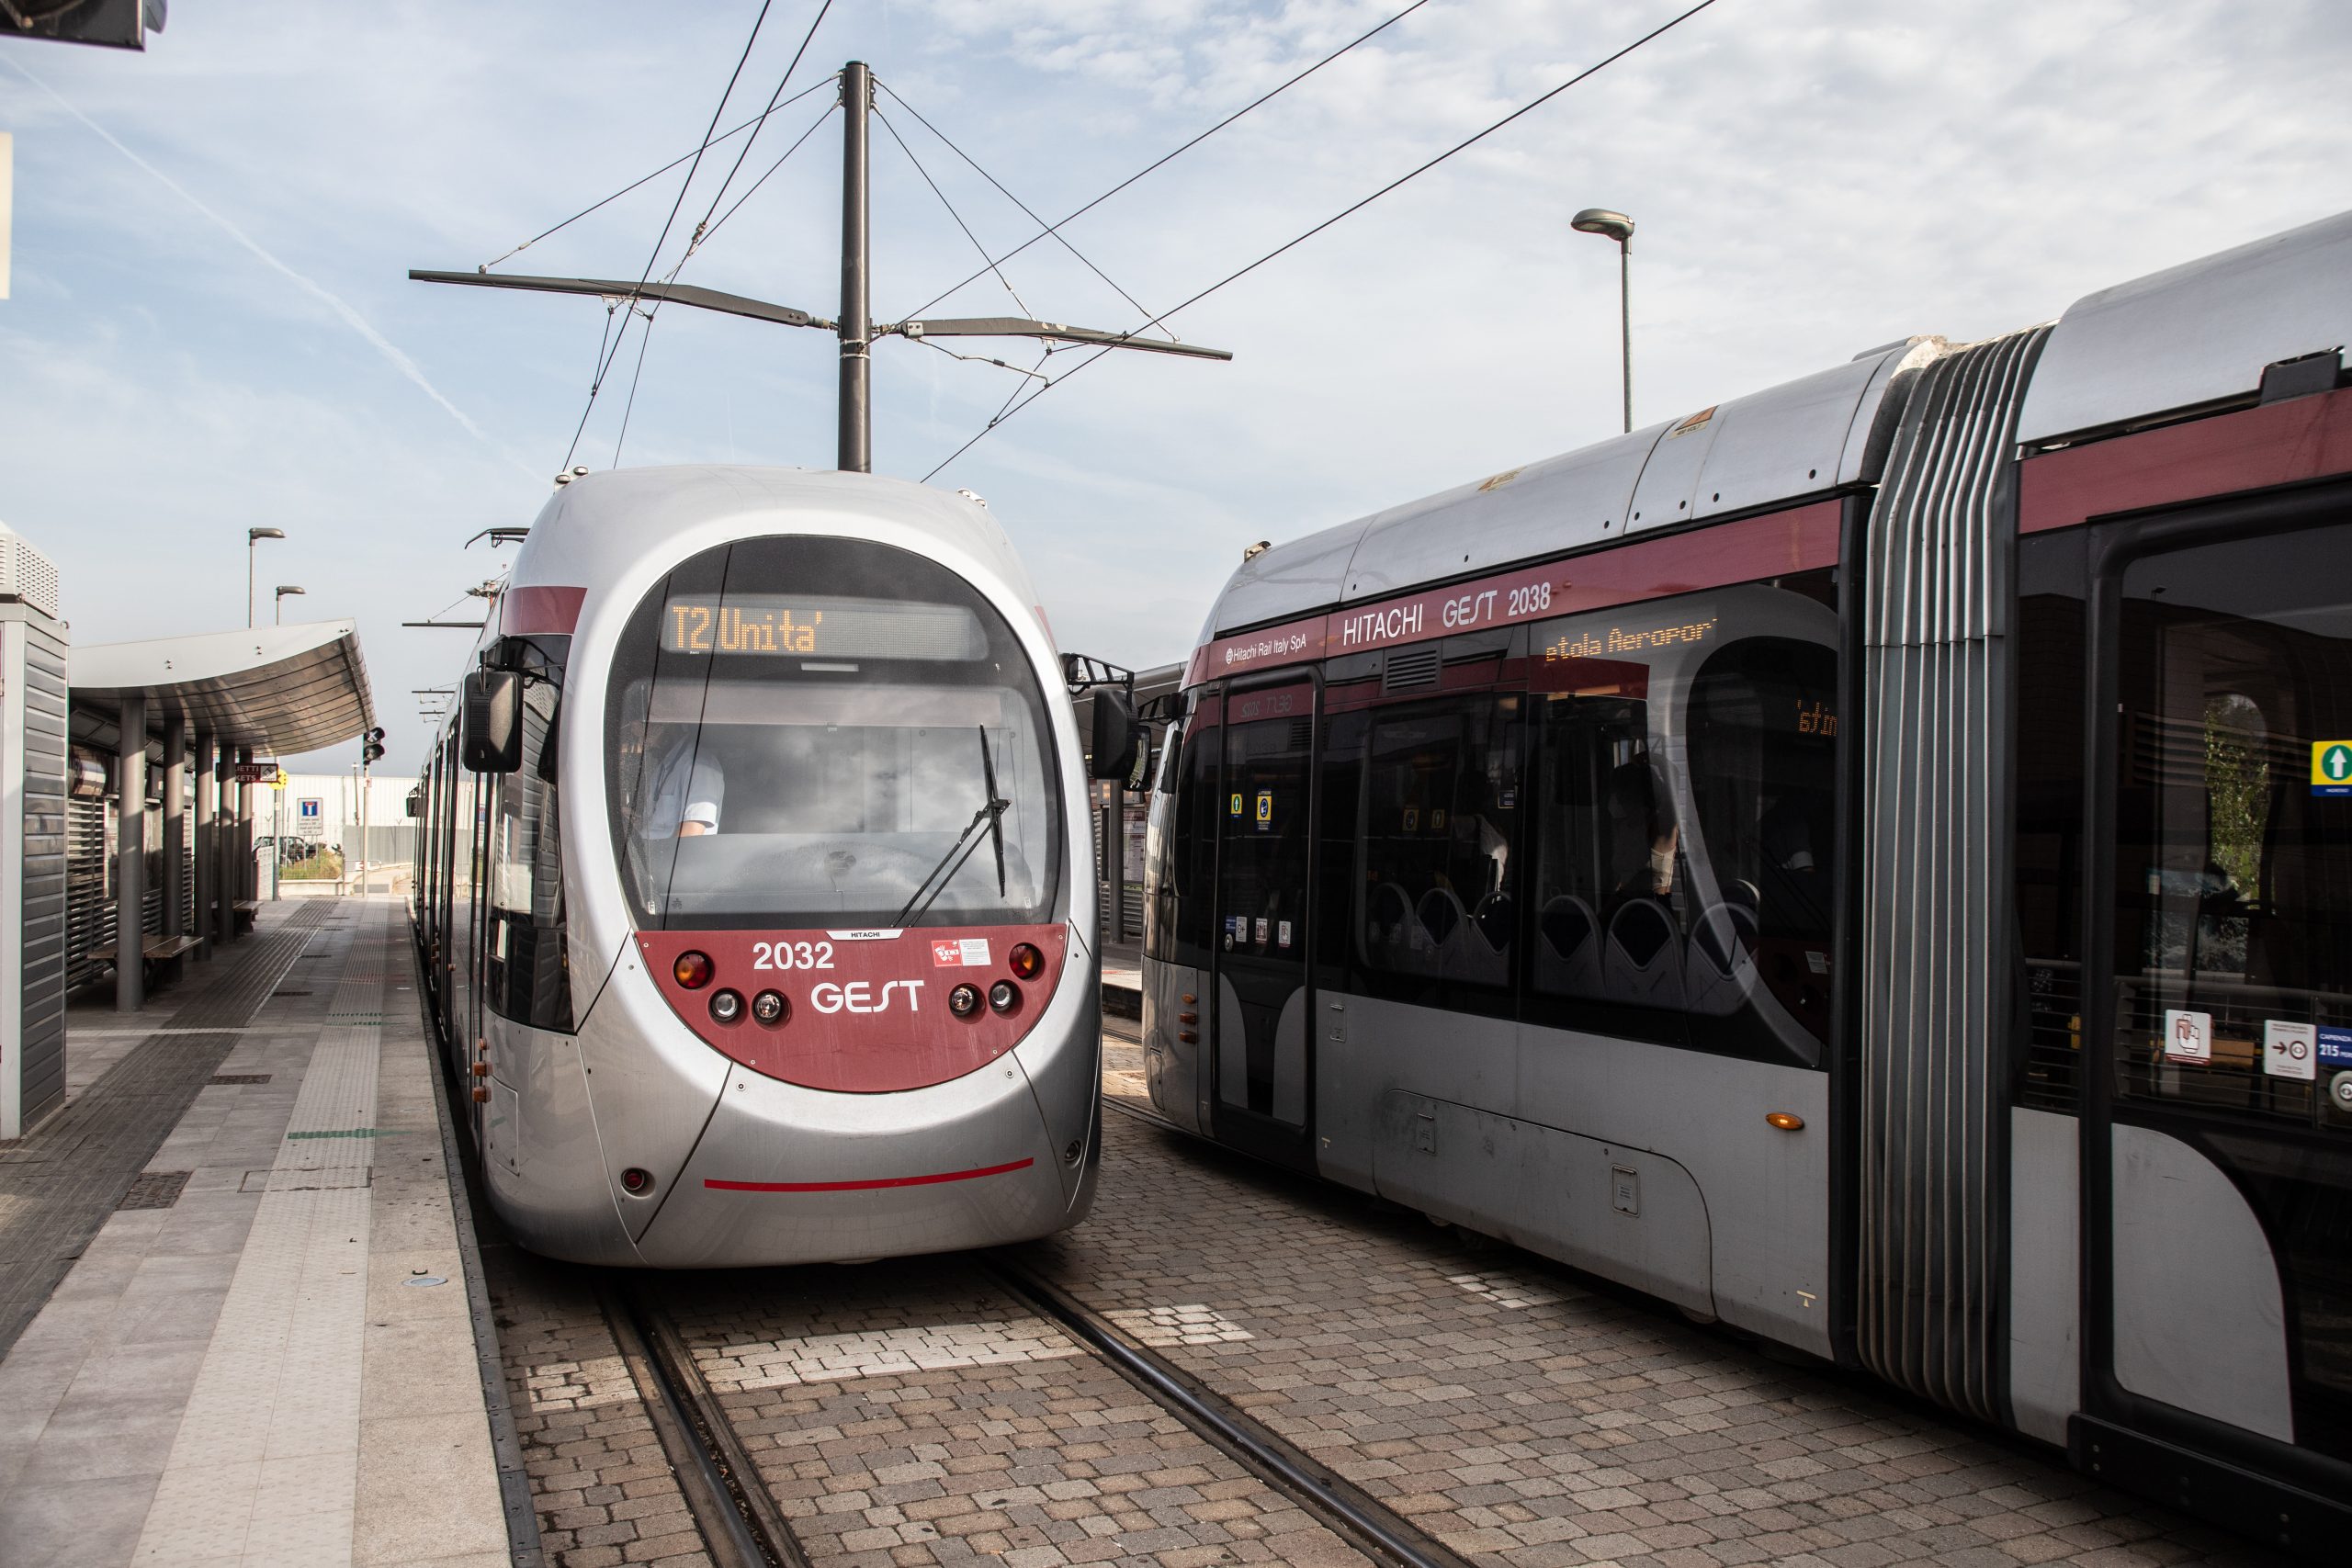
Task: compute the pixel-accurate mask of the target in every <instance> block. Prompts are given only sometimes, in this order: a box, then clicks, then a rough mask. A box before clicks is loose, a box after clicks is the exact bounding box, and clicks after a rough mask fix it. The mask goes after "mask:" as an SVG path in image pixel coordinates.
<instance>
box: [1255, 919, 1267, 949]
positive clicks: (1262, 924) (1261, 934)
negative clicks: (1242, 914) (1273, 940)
mask: <svg viewBox="0 0 2352 1568" xmlns="http://www.w3.org/2000/svg"><path fill="white" fill-rule="evenodd" d="M1266 925H1267V920H1266V917H1265V916H1263V915H1261V916H1259V917H1258V938H1257V945H1259V946H1260V947H1263V946H1265V945H1266Z"/></svg>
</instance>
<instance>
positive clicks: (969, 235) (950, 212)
mask: <svg viewBox="0 0 2352 1568" xmlns="http://www.w3.org/2000/svg"><path fill="white" fill-rule="evenodd" d="M886 91H887V89H886ZM890 96H892V97H894V98H895V97H898V95H897V94H895V93H892V94H891V95H890ZM899 102H901V103H904V102H905V100H904V99H899ZM908 112H910V113H912V112H913V111H912V110H910V111H908ZM874 118H876V119H878V120H880V121H881V122H882V129H883V130H887V131H888V132H889V133H890V140H891V141H895V142H897V143H898V144H899V152H904V153H905V154H906V155H907V162H908V163H910V164H913V165H914V166H915V173H916V174H918V175H922V183H923V184H925V185H927V186H930V187H931V194H932V195H933V196H935V197H938V198H939V205H940V206H942V207H944V208H945V209H947V216H948V217H950V218H952V219H954V220H956V227H957V228H958V229H961V230H962V231H964V238H966V239H967V240H969V241H971V242H972V249H974V250H976V251H978V252H979V253H980V260H981V262H982V263H983V264H984V265H987V267H988V269H989V271H990V272H993V273H995V274H996V280H997V281H998V282H999V283H1001V284H1002V285H1004V291H1005V292H1006V293H1007V294H1010V295H1012V302H1013V303H1014V304H1016V305H1018V306H1020V307H1021V313H1022V314H1023V315H1024V316H1034V315H1035V314H1036V312H1035V311H1034V310H1030V309H1029V301H1027V300H1026V299H1023V298H1021V291H1020V290H1019V289H1017V288H1013V287H1012V279H1011V278H1009V277H1007V276H1004V271H1003V269H1002V268H1001V267H999V266H998V265H996V264H995V263H994V262H991V261H989V248H988V247H987V246H986V245H984V244H982V243H980V237H979V236H978V234H975V233H973V232H972V226H971V225H970V224H969V223H967V222H965V221H964V215H963V214H962V213H960V212H958V211H956V204H955V203H954V202H952V201H950V200H948V199H947V193H946V192H945V191H944V190H942V189H940V188H939V182H938V181H937V180H935V179H933V178H932V177H931V171H930V170H929V169H926V168H924V167H923V166H922V159H921V158H918V157H916V156H915V150H914V149H913V148H911V147H910V146H908V145H907V139H906V138H905V137H903V136H901V135H899V128H898V127H897V126H895V125H893V124H891V123H890V117H889V116H888V115H887V114H884V113H883V112H882V111H881V110H880V109H879V108H876V110H875V111H874ZM1000 188H1001V187H1000ZM1103 281H1104V282H1106V283H1107V282H1109V281H1110V280H1109V279H1108V278H1105V279H1104V280H1103ZM1112 287H1113V288H1117V287H1118V286H1117V285H1116V284H1113V285H1112ZM1130 302H1131V303H1132V301H1130ZM1142 309H1143V307H1142V306H1140V305H1137V306H1136V310H1142Z"/></svg>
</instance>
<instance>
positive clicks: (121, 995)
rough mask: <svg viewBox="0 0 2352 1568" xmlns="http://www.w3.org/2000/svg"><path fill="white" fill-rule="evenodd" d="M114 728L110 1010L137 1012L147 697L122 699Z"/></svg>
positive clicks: (142, 944) (141, 989)
mask: <svg viewBox="0 0 2352 1568" xmlns="http://www.w3.org/2000/svg"><path fill="white" fill-rule="evenodd" d="M116 722H117V725H118V727H119V729H120V731H121V735H120V737H119V739H118V740H117V741H116V743H115V781H114V784H115V800H116V809H115V825H114V1010H115V1011H117V1012H137V1011H138V1010H139V1007H140V1004H141V1002H143V1001H145V1000H146V999H147V992H146V986H145V979H146V976H143V975H142V974H141V972H140V964H141V960H142V959H143V958H144V957H145V954H146V950H147V941H146V921H145V919H144V915H145V910H146V907H147V694H146V693H144V692H131V693H128V694H125V695H124V697H123V699H122V712H121V714H120V715H119V717H118V719H117V721H116Z"/></svg>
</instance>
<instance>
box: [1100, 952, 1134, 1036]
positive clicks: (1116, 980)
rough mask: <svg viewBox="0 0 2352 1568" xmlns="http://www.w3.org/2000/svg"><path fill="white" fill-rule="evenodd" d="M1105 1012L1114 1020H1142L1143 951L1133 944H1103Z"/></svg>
mask: <svg viewBox="0 0 2352 1568" xmlns="http://www.w3.org/2000/svg"><path fill="white" fill-rule="evenodd" d="M1103 1011H1104V1012H1106V1013H1109V1014H1110V1015H1112V1016H1113V1017H1114V1018H1134V1019H1139V1018H1141V1017H1143V948H1142V946H1141V945H1140V944H1138V943H1136V942H1104V943H1103Z"/></svg>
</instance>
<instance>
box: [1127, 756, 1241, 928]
mask: <svg viewBox="0 0 2352 1568" xmlns="http://www.w3.org/2000/svg"><path fill="white" fill-rule="evenodd" d="M1224 739H1225V732H1224V730H1222V729H1221V728H1217V727H1216V725H1215V724H1213V723H1210V724H1204V723H1203V722H1201V721H1199V720H1197V719H1196V720H1195V721H1194V722H1193V723H1192V724H1190V725H1188V726H1187V727H1186V728H1185V730H1184V734H1183V740H1182V750H1180V751H1179V752H1178V753H1177V755H1176V758H1175V760H1174V761H1172V762H1171V763H1170V765H1169V770H1168V774H1167V779H1168V783H1169V784H1170V786H1172V791H1173V797H1172V798H1171V799H1170V801H1169V803H1168V807H1167V808H1166V812H1165V815H1164V816H1163V818H1162V820H1163V821H1164V822H1165V824H1166V829H1165V832H1164V835H1163V837H1162V838H1161V840H1160V844H1159V856H1158V857H1157V859H1156V860H1155V862H1154V870H1155V874H1157V876H1158V877H1159V884H1158V886H1156V887H1155V888H1154V889H1153V892H1152V896H1151V898H1150V900H1149V904H1148V908H1147V911H1146V915H1145V926H1144V938H1145V941H1146V942H1147V943H1148V947H1149V951H1150V953H1151V956H1153V957H1154V958H1159V959H1163V960H1165V961H1167V962H1169V963H1171V964H1189V965H1191V966H1192V967H1193V968H1197V969H1204V968H1206V967H1208V963H1209V953H1210V947H1211V943H1212V942H1213V936H1212V932H1213V931H1214V929H1215V910H1214V908H1213V907H1212V906H1213V897H1214V893H1215V883H1216V810H1217V760H1218V757H1219V754H1220V752H1221V750H1222V748H1223V745H1224Z"/></svg>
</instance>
